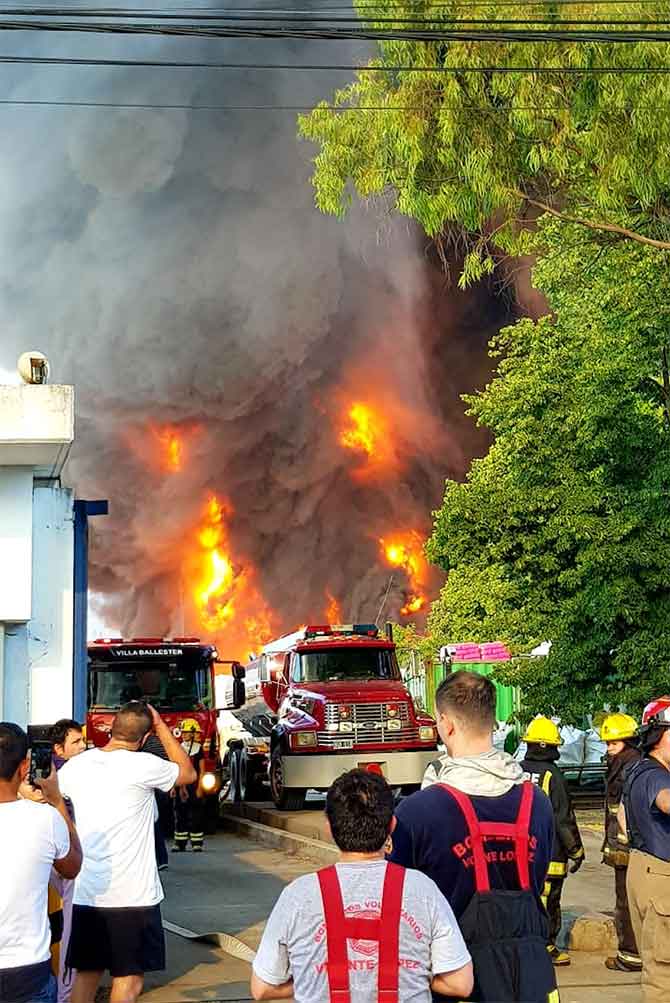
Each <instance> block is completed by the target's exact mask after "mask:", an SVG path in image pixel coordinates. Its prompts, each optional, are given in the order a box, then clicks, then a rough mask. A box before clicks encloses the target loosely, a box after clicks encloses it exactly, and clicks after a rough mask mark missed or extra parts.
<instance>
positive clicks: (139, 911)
mask: <svg viewBox="0 0 670 1003" xmlns="http://www.w3.org/2000/svg"><path fill="white" fill-rule="evenodd" d="M152 733H153V734H155V735H156V736H157V737H158V738H159V739H160V742H161V744H162V745H163V748H164V749H165V753H166V755H167V757H168V762H165V761H163V760H161V759H159V758H158V757H157V756H153V755H150V754H149V753H147V752H142V751H141V750H142V748H143V746H144V744H145V742H146V740H147V738H148V737H149V735H151V734H152ZM194 780H195V770H194V769H193V766H192V764H191V760H190V759H189V757H188V754H187V753H186V752H185V750H184V749H182V747H181V744H180V742H178V741H177V739H176V738H175V737H174V735H173V734H172V732H171V731H170V729H169V728H168V726H167V725H166V724H165V722H164V721H162V720H161V717H160V715H159V714H158V713H157V712H156V711H155V710H154V709H153V707H151V706H149V705H147V704H145V703H141V702H140V701H137V700H135V701H132V702H131V703H128V704H126V705H125V706H123V707H122V708H121V709H120V711H119V712H118V714H117V715H116V717H115V718H114V722H113V724H112V731H111V737H110V740H109V742H108V743H107V745H106V746H105V747H104V748H103V749H89V751H88V752H83V753H82V754H81V755H80V756H76V757H75V758H74V759H71V760H70V761H69V762H67V763H66V764H65V765H64V766H63V767H62V769H61V771H60V773H59V781H60V786H61V790H62V791H63V794H65V795H66V796H67V797H68V798H69V799H70V800H71V801H72V804H73V807H74V814H75V818H76V819H77V828H78V831H79V834H80V837H81V841H82V847H83V850H84V865H83V867H82V870H81V873H80V875H79V877H78V878H77V881H76V882H75V889H74V906H73V910H72V931H71V934H70V946H69V950H68V956H67V964H68V966H69V967H70V968H72V969H74V970H76V973H77V974H76V976H75V982H74V988H73V991H72V1003H93V1000H94V999H95V994H96V990H97V988H98V984H99V982H100V979H101V977H102V975H103V974H104V972H106V971H108V972H109V973H110V975H111V976H112V997H111V998H112V1000H119V1001H121V1000H122V1001H123V1003H135V1001H136V1000H137V998H138V996H139V995H140V993H141V992H142V989H143V986H144V973H145V972H152V971H162V970H163V969H164V968H165V938H164V935H163V926H162V921H161V914H160V902H161V901H162V899H163V889H162V887H161V883H160V878H159V876H158V869H157V866H156V856H155V851H154V792H155V791H156V790H162V791H166V792H167V791H169V790H171V789H172V787H174V786H175V784H177V785H180V784H190V783H193V781H194Z"/></svg>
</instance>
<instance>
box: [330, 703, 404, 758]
mask: <svg viewBox="0 0 670 1003" xmlns="http://www.w3.org/2000/svg"><path fill="white" fill-rule="evenodd" d="M347 706H351V714H352V716H351V718H347V719H345V720H350V721H351V723H352V730H351V731H340V710H339V706H338V705H337V704H333V703H327V704H326V730H325V731H320V732H318V742H319V745H320V746H323V747H324V748H329V749H342V748H347V747H350V746H357V747H358V746H361V745H379V744H380V743H387V742H388V743H391V742H393V743H395V744H397V743H398V742H416V741H418V738H419V729H418V728H417V727H416V725H414V724H412V721H411V719H410V716H409V707H408V705H407V703H393V704H392V706H393V707H395V708H397V710H398V713H397V715H395V716H394V717H391V718H390V717H389V716H388V713H387V710H386V708H387V705H386V704H382V703H364V704H351V705H349V704H348V705H347ZM389 721H400V728H399V729H393V730H392V729H390V728H389V727H388V724H389ZM335 728H337V731H336V730H335Z"/></svg>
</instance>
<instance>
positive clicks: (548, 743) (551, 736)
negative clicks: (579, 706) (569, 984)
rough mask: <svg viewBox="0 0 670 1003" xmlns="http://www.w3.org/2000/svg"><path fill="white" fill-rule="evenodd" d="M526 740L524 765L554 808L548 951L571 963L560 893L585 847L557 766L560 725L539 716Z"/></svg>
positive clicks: (546, 894) (546, 885)
mask: <svg viewBox="0 0 670 1003" xmlns="http://www.w3.org/2000/svg"><path fill="white" fill-rule="evenodd" d="M523 741H524V742H526V744H527V746H528V748H527V750H526V757H525V759H524V760H523V762H522V763H521V766H522V768H523V769H524V770H525V771H526V773H528V774H529V775H530V778H531V780H532V781H533V783H534V784H537V785H538V787H541V788H542V790H543V791H544V793H545V794H546V795H547V796H548V797H549V800H550V801H551V806H552V808H553V810H554V846H553V850H552V854H551V862H550V864H549V870H548V872H547V878H546V881H545V883H544V894H543V896H542V901H543V902H544V905H545V908H546V910H547V913H548V915H549V947H548V950H549V954H550V956H551V960H552V961H553V963H554V964H555V965H569V964H570V955H569V954H568V953H567V951H561V950H560V949H559V948H558V947H557V945H556V941H557V939H558V935H559V933H560V930H561V893H562V891H563V882H564V881H565V879H566V876H567V873H568V861H569V860H570V861H572V864H571V867H570V872H571V873H572V874H574V873H575V872H576V871H578V870H579V868H580V867H581V866H582V864H583V863H584V846H583V844H582V837H581V836H580V834H579V828H578V827H577V820H576V818H575V812H574V809H573V807H572V799H571V797H570V794H569V792H568V788H567V784H566V782H565V780H564V779H563V774H562V773H561V771H560V770H559V768H558V766H557V765H556V760H557V759H558V757H559V751H558V747H559V746H560V745H561V735H560V732H559V730H558V728H557V727H556V725H555V724H554V722H553V721H550V720H549V718H548V717H536V718H535V719H534V720H533V721H531V722H530V724H529V725H528V729H527V730H526V734H525V735H524V736H523Z"/></svg>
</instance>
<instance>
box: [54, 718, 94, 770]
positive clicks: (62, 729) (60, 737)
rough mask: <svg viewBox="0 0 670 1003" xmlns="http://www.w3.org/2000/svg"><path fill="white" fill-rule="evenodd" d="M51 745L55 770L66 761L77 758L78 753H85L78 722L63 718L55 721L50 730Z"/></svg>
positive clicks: (82, 734) (81, 731)
mask: <svg viewBox="0 0 670 1003" xmlns="http://www.w3.org/2000/svg"><path fill="white" fill-rule="evenodd" d="M51 743H52V746H53V755H54V760H55V762H56V769H57V770H59V769H60V768H61V766H63V765H64V763H66V762H67V761H68V759H72V758H73V757H74V756H78V755H79V753H80V752H86V739H85V738H84V729H83V727H82V726H81V725H80V724H79V722H78V721H72V720H70V718H66V717H64V718H61V720H60V721H56V723H55V725H54V726H53V728H52V729H51Z"/></svg>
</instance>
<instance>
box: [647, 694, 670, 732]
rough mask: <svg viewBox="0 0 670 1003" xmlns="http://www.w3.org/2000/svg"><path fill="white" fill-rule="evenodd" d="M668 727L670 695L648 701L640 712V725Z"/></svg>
mask: <svg viewBox="0 0 670 1003" xmlns="http://www.w3.org/2000/svg"><path fill="white" fill-rule="evenodd" d="M664 725H665V726H666V727H668V728H670V697H658V698H657V699H656V700H652V701H651V703H648V704H647V706H646V707H645V708H644V711H643V712H642V726H643V727H645V726H646V727H652V728H653V727H654V726H660V727H663V726H664Z"/></svg>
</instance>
